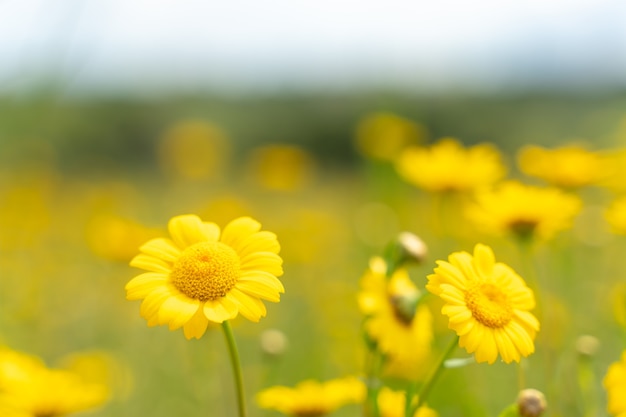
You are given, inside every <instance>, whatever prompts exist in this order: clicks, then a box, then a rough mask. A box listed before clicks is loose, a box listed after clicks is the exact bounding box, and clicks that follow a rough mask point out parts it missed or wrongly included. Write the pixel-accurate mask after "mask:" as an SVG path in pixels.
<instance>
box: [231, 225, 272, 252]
mask: <svg viewBox="0 0 626 417" xmlns="http://www.w3.org/2000/svg"><path fill="white" fill-rule="evenodd" d="M239 252H240V253H241V255H248V254H250V253H254V252H271V253H278V252H280V244H279V243H278V239H277V238H276V234H274V233H272V232H268V231H265V230H264V231H260V232H257V233H253V234H252V235H250V236H248V237H246V238H245V239H242V240H241V245H240V247H239Z"/></svg>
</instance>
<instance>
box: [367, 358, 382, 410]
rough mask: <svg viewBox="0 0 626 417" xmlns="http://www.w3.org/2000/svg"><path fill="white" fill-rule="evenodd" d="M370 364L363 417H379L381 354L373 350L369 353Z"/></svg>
mask: <svg viewBox="0 0 626 417" xmlns="http://www.w3.org/2000/svg"><path fill="white" fill-rule="evenodd" d="M370 355H371V358H370V363H369V366H368V368H369V369H368V372H367V399H366V401H365V415H366V416H367V417H379V416H380V410H379V409H378V393H379V391H380V379H379V374H380V369H381V367H382V364H383V361H384V357H383V355H382V353H381V352H380V351H379V350H378V349H377V348H375V349H374V350H372V351H371V353H370Z"/></svg>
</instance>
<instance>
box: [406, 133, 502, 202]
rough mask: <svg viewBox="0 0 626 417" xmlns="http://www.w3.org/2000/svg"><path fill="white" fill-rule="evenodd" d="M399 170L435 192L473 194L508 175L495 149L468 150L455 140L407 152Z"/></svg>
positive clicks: (479, 148)
mask: <svg viewBox="0 0 626 417" xmlns="http://www.w3.org/2000/svg"><path fill="white" fill-rule="evenodd" d="M396 169H397V171H398V173H399V174H400V176H401V177H402V178H404V179H405V180H406V181H408V182H409V183H411V184H413V185H415V186H417V187H419V188H423V189H425V190H428V191H434V192H442V191H461V192H462V191H471V190H474V189H476V188H478V187H482V186H485V185H490V184H493V183H494V182H496V181H498V180H499V179H501V178H502V177H504V175H505V174H506V167H505V166H504V164H503V162H502V156H501V155H500V152H499V151H498V149H497V148H496V147H495V146H494V145H491V144H488V143H483V144H478V145H475V146H470V147H467V148H466V147H464V146H463V145H462V144H461V143H460V142H459V141H457V140H456V139H453V138H443V139H441V140H440V141H439V142H437V143H435V144H433V145H432V146H430V147H416V146H412V147H408V148H406V149H405V150H404V151H403V152H402V153H401V154H400V155H399V156H398V158H397V160H396Z"/></svg>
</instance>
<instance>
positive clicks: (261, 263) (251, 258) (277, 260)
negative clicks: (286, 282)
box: [241, 252, 283, 276]
mask: <svg viewBox="0 0 626 417" xmlns="http://www.w3.org/2000/svg"><path fill="white" fill-rule="evenodd" d="M282 264H283V260H282V258H281V257H280V256H278V255H277V254H275V253H271V252H254V253H252V254H249V255H246V256H244V257H242V258H241V270H242V271H250V270H255V269H256V270H260V271H267V272H269V273H270V274H273V275H276V276H281V275H282V274H283V267H282Z"/></svg>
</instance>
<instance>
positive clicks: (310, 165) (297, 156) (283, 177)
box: [250, 145, 315, 191]
mask: <svg viewBox="0 0 626 417" xmlns="http://www.w3.org/2000/svg"><path fill="white" fill-rule="evenodd" d="M250 170H251V175H252V177H253V179H254V181H256V182H257V183H259V184H260V185H261V186H263V187H265V188H268V189H270V190H278V191H293V190H297V189H299V188H301V187H303V186H305V185H307V184H308V183H309V182H310V181H311V179H312V178H313V174H314V171H315V161H314V159H313V156H311V154H309V153H308V152H306V151H305V150H304V149H302V148H300V147H298V146H293V145H266V146H262V147H259V148H257V149H255V150H254V151H253V153H252V154H251V156H250Z"/></svg>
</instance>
